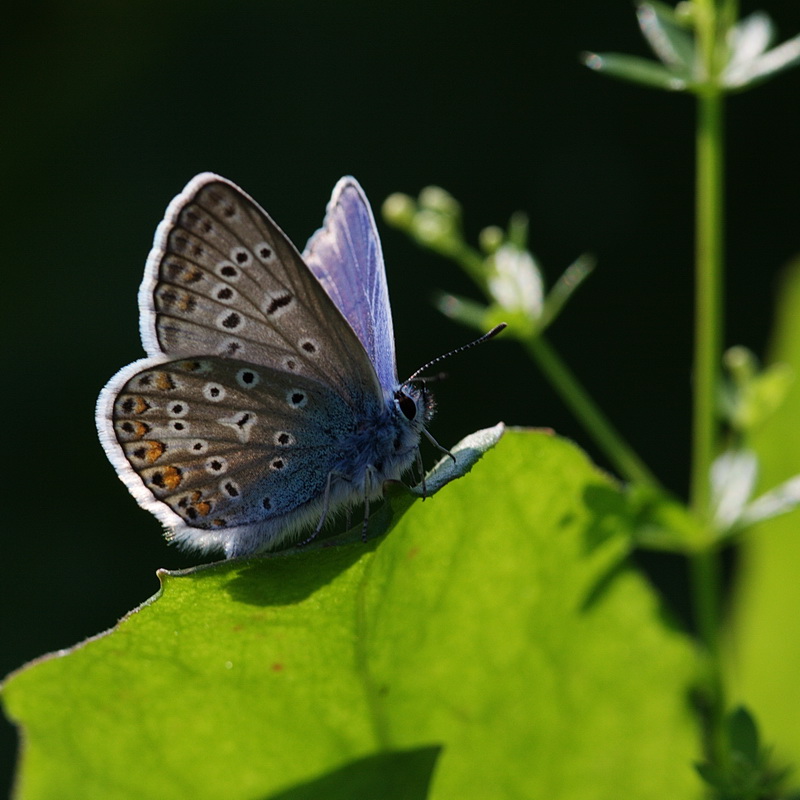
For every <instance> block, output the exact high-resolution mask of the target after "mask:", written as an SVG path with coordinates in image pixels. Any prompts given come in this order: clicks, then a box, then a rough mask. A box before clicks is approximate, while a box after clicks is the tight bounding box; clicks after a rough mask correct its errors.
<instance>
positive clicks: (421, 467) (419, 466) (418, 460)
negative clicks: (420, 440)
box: [414, 447, 428, 500]
mask: <svg viewBox="0 0 800 800" xmlns="http://www.w3.org/2000/svg"><path fill="white" fill-rule="evenodd" d="M414 463H415V464H416V467H417V469H418V470H419V482H420V483H421V484H422V499H423V500H424V499H425V498H426V497H427V496H428V487H427V486H426V485H425V465H424V464H423V463H422V451H421V450H420V449H419V447H418V448H417V457H416V459H415V460H414Z"/></svg>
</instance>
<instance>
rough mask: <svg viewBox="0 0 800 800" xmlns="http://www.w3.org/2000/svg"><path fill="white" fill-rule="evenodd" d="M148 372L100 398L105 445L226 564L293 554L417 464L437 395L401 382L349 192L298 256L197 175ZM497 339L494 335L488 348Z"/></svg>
mask: <svg viewBox="0 0 800 800" xmlns="http://www.w3.org/2000/svg"><path fill="white" fill-rule="evenodd" d="M139 308H140V329H141V338H142V343H143V345H144V349H145V351H146V353H147V358H144V359H142V360H139V361H136V362H134V363H133V364H130V365H129V366H127V367H125V368H124V369H122V370H120V371H119V372H118V373H117V374H116V375H114V377H113V378H111V380H110V381H109V382H108V384H107V385H106V386H105V388H104V389H103V390H102V392H101V394H100V397H99V399H98V403H97V412H96V421H97V427H98V432H99V436H100V441H101V443H102V445H103V447H104V449H105V452H106V454H107V456H108V458H109V460H110V461H111V463H112V465H113V466H114V467H115V469H116V470H117V472H118V474H119V477H120V478H121V480H122V481H123V483H124V484H125V485H126V486H127V488H128V489H129V490H130V492H131V494H132V495H133V496H134V498H135V499H136V500H137V501H138V503H139V504H140V505H141V506H142V507H143V508H145V509H147V510H148V511H150V512H152V513H153V514H155V516H156V517H157V518H158V519H159V520H160V521H161V523H162V524H163V525H164V527H165V529H166V536H167V538H168V539H170V540H173V541H175V542H177V543H178V544H180V545H182V546H184V547H187V548H190V549H194V550H198V551H215V550H216V551H219V550H222V551H223V552H224V554H225V555H226V556H228V557H235V556H245V555H250V554H253V553H257V552H259V551H262V550H268V549H273V548H275V547H276V546H278V545H280V544H281V543H283V542H286V541H291V540H292V539H298V538H299V537H300V535H301V533H302V531H304V530H307V529H309V528H310V527H312V526H314V525H316V527H315V529H314V533H313V534H312V537H313V535H316V533H318V532H319V530H320V529H321V528H322V525H323V523H324V522H325V520H326V519H327V518H329V517H330V515H331V514H332V513H333V512H335V511H337V510H339V509H342V508H347V509H349V508H351V507H353V506H355V505H359V504H362V503H363V504H364V505H365V519H367V518H368V516H369V503H370V501H372V500H375V499H376V498H378V497H380V496H381V494H382V485H383V483H384V481H386V480H391V479H399V478H400V476H401V475H402V474H403V473H405V472H406V471H407V470H408V469H409V468H410V467H411V466H412V465H413V464H414V463H415V462H417V463H420V455H419V442H420V437H421V436H422V435H423V434H424V435H426V436H428V437H429V438H431V440H432V441H434V442H435V440H433V439H432V437H430V434H428V432H427V430H426V427H425V426H426V425H427V424H428V423H429V422H430V420H431V418H432V416H433V401H432V399H431V395H430V392H428V391H427V390H426V388H425V386H424V384H423V385H420V384H419V382H418V381H417V380H415V378H416V375H417V374H418V373H415V375H414V376H412V378H411V379H409V380H407V381H405V382H403V383H401V382H399V381H398V378H397V368H396V364H395V349H394V333H393V327H392V314H391V308H390V305H389V294H388V289H387V283H386V272H385V268H384V262H383V255H382V252H381V244H380V239H379V237H378V232H377V229H376V226H375V219H374V217H373V214H372V211H371V209H370V205H369V203H368V201H367V198H366V196H365V195H364V192H363V191H362V189H361V187H360V186H359V184H358V183H357V182H356V181H355V180H354V179H353V178H351V177H345V178H342V179H341V180H340V181H339V182H338V183H337V184H336V187H335V188H334V190H333V194H332V196H331V200H330V202H329V204H328V207H327V211H326V214H325V219H324V222H323V226H322V228H321V229H320V230H318V231H317V232H316V233H315V234H314V235H313V236H312V237H311V239H310V240H309V242H308V245H307V246H306V249H305V251H304V253H303V254H302V255H301V254H300V253H299V252H298V251H297V249H296V248H295V247H294V245H293V244H292V243H291V242H290V241H289V239H288V238H287V237H286V235H285V234H284V233H283V232H282V231H281V229H280V228H279V227H278V226H277V225H276V224H275V223H274V222H273V221H272V219H271V218H270V217H269V215H268V214H267V213H266V212H265V211H264V210H263V209H262V208H261V207H260V206H259V205H258V204H257V203H256V202H255V200H253V199H252V198H251V197H250V196H249V195H247V194H246V193H245V192H243V191H242V190H241V189H240V188H239V187H238V186H236V185H235V184H234V183H232V182H230V181H228V180H226V179H225V178H222V177H220V176H218V175H214V174H211V173H203V174H200V175H197V176H196V177H195V178H193V179H192V180H191V181H190V182H189V183H188V184H187V186H186V188H185V189H184V190H183V191H182V192H181V193H180V194H179V195H178V196H177V197H175V199H174V200H173V201H172V202H171V203H170V205H169V207H168V208H167V211H166V215H165V217H164V219H163V221H162V222H161V224H160V225H159V226H158V229H157V231H156V235H155V241H154V244H153V247H152V250H151V251H150V254H149V256H148V259H147V264H146V267H145V275H144V280H143V281H142V284H141V288H140V290H139ZM482 338H485V337H482Z"/></svg>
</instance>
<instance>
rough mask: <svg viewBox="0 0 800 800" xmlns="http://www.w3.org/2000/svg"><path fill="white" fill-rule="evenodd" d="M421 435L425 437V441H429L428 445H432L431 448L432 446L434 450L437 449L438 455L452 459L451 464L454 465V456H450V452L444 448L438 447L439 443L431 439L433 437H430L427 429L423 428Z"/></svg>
mask: <svg viewBox="0 0 800 800" xmlns="http://www.w3.org/2000/svg"><path fill="white" fill-rule="evenodd" d="M422 433H423V435H424V436H425V438H426V439H427V440H428V441H429V442H430V443H431V444H432V445H433V446H434V447H435V448H436V449H437V450H438V451H439V452H440V453H444V454H445V455H447V456H450V458H452V459H453V463H454V464H455V463H456V457H455V456H454V455H453V454H452V453H451V452H450V451H449V450H448V449H447V448H446V447H442V445H440V444H439V442H437V441H436V439H434V438H433V436H432V435H431V434H430V433H429V432H428V429H427V428H423V429H422Z"/></svg>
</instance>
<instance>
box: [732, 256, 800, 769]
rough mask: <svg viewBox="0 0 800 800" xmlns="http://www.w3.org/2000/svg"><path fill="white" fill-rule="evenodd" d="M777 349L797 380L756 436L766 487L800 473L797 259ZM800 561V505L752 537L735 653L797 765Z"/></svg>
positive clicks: (741, 688)
mask: <svg viewBox="0 0 800 800" xmlns="http://www.w3.org/2000/svg"><path fill="white" fill-rule="evenodd" d="M772 356H773V359H774V360H775V361H782V362H785V363H788V364H790V365H791V366H792V367H793V368H794V372H795V382H794V384H793V386H792V388H791V389H790V391H789V396H788V398H787V400H786V402H785V403H784V405H783V406H781V408H780V409H779V410H778V411H777V412H776V413H775V414H774V416H772V417H771V418H770V419H769V420H768V421H767V422H766V423H764V426H763V428H762V430H761V431H760V432H759V433H758V435H757V437H756V441H755V443H754V444H755V449H756V451H757V453H758V455H759V458H760V464H761V480H760V488H761V490H767V489H769V488H771V487H773V486H776V485H777V484H779V483H781V482H782V481H784V480H786V479H788V478H790V477H792V476H793V475H797V474H798V473H800V265H796V266H795V268H794V269H793V270H792V272H791V273H790V274H789V275H788V276H787V279H786V281H785V283H784V286H783V291H782V293H781V302H780V306H779V308H778V318H777V324H776V330H775V336H774V341H773V354H772ZM798 565H800V512H798V511H793V512H792V513H790V514H787V515H785V516H781V517H776V518H775V519H772V520H770V521H769V522H765V523H762V524H760V525H759V526H758V527H757V528H756V529H754V530H753V532H752V533H751V534H750V535H749V536H748V537H747V540H746V542H745V546H744V547H743V552H742V559H741V569H740V580H739V591H738V593H737V598H738V599H737V605H736V609H735V614H734V624H733V625H732V626H731V627H732V637H731V638H732V648H731V653H730V655H731V670H730V671H731V673H732V674H733V675H734V676H735V678H736V682H735V691H736V692H737V695H738V696H737V697H735V698H734V700H740V701H742V702H744V703H745V704H746V705H748V706H749V707H750V709H751V710H752V711H753V712H754V713H755V715H756V718H757V719H758V721H759V724H760V726H761V728H762V734H763V736H764V738H765V739H766V740H767V742H770V743H773V744H774V746H775V749H776V753H777V755H778V757H779V759H781V760H782V761H785V762H789V763H792V764H794V765H795V767H797V765H800V724H798V709H800V681H798V676H800V629H799V628H798V625H797V616H798V610H800V581H798V577H797V573H798ZM797 780H798V777H797V771H796V770H795V774H794V782H795V783H796V782H797Z"/></svg>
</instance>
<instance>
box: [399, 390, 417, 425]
mask: <svg viewBox="0 0 800 800" xmlns="http://www.w3.org/2000/svg"><path fill="white" fill-rule="evenodd" d="M394 401H395V403H397V407H398V408H399V409H400V411H401V412H402V414H403V416H404V417H405V418H406V419H407V420H408V421H409V422H412V421H413V420H414V417H416V416H417V404H416V403H415V402H414V399H413V398H412V397H409V396H408V395H407V394H406V393H405V392H404V391H403V390H402V389H398V390H397V391H396V392H395V393H394Z"/></svg>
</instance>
